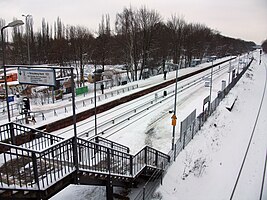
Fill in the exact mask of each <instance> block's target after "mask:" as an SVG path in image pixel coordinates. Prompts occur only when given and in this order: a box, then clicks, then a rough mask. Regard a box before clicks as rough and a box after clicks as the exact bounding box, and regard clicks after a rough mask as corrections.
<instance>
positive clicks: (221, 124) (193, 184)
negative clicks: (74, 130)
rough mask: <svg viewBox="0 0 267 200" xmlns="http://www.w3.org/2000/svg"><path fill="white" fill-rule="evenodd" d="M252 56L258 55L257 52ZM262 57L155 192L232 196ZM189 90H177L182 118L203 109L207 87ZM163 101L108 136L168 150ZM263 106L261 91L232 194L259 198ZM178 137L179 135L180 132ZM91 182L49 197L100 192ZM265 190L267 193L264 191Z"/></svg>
mask: <svg viewBox="0 0 267 200" xmlns="http://www.w3.org/2000/svg"><path fill="white" fill-rule="evenodd" d="M254 56H255V57H256V59H257V52H256V53H254ZM262 59H264V61H265V62H263V63H264V64H265V65H261V66H259V65H258V64H257V61H253V63H252V65H251V67H250V69H249V70H248V71H247V72H246V73H245V74H244V76H243V77H242V78H241V79H240V81H239V83H237V85H236V86H235V88H233V89H232V90H231V91H230V93H229V95H228V96H227V97H226V98H225V99H224V100H223V101H222V102H221V104H220V105H219V107H218V108H217V110H216V111H215V112H214V113H213V115H212V116H211V117H210V118H209V119H208V121H207V122H206V123H205V125H204V126H203V127H202V129H201V130H200V131H199V132H198V134H197V135H196V136H195V138H194V139H193V140H192V141H191V142H190V143H189V144H188V146H186V148H185V150H183V151H182V152H181V153H180V154H179V155H178V157H177V159H176V161H175V162H174V163H173V164H172V165H171V166H170V168H169V169H168V172H167V173H166V175H165V177H164V179H163V185H162V186H161V187H159V188H158V190H157V194H159V195H158V196H160V197H162V199H166V200H169V199H170V200H171V199H183V200H186V199H188V200H193V199H198V200H201V199H205V200H209V199H210V200H213V199H216V200H217V199H222V200H223V199H230V196H231V192H232V189H233V187H234V184H235V180H236V178H237V174H238V172H239V169H240V167H241V163H242V159H243V157H244V154H245V151H246V148H247V145H248V142H249V139H250V135H251V132H252V130H253V126H254V123H255V119H256V115H257V111H258V107H259V103H260V99H261V97H262V93H263V88H264V81H265V79H266V72H265V70H266V69H265V68H266V67H267V66H266V63H267V57H266V55H265V56H263V58H262ZM232 64H233V63H232ZM173 75H174V74H173ZM216 80H217V81H216ZM222 80H228V74H225V75H218V76H217V78H216V77H214V82H213V84H214V85H213V91H212V98H215V96H216V94H217V92H218V90H220V88H221V81H222ZM227 82H228V81H227ZM151 84H152V81H151ZM192 90H193V91H192ZM190 91H191V92H188V91H184V92H182V93H180V94H179V96H178V105H177V110H178V113H179V116H178V117H179V118H180V120H181V119H184V118H185V117H186V116H187V115H188V114H189V113H190V112H192V111H193V110H194V109H197V115H198V114H199V113H200V112H202V102H203V99H204V98H205V97H206V96H208V94H209V89H208V88H205V87H204V84H202V86H196V87H195V88H191V89H190ZM236 96H238V99H237V101H236V103H235V105H234V107H233V110H232V111H231V112H229V111H228V110H227V109H226V108H225V107H226V106H227V104H228V101H232V99H233V98H235V97H236ZM165 104H166V106H163V105H161V107H162V109H159V108H155V111H154V112H153V114H151V115H146V116H144V117H143V118H142V121H141V120H138V121H136V122H135V123H132V124H131V125H129V126H128V127H127V128H125V129H124V130H123V131H119V132H118V133H117V134H114V135H112V136H110V137H109V138H108V139H111V140H114V141H118V142H121V143H122V144H124V145H127V146H129V147H130V148H131V152H132V153H134V152H136V151H137V150H139V149H140V148H141V147H142V146H143V145H145V144H150V145H152V146H153V147H154V148H157V149H159V150H162V151H164V152H168V151H169V149H170V144H171V129H172V127H171V126H170V123H171V121H170V117H171V114H170V115H166V113H167V112H168V110H169V109H171V108H172V105H173V102H171V101H169V102H166V103H165ZM266 109H267V100H266V97H265V99H264V101H263V107H262V112H261V114H260V117H259V121H258V125H257V126H256V127H257V128H256V129H255V134H254V137H253V140H252V146H251V147H250V150H249V154H248V157H247V161H246V162H245V165H244V169H243V171H242V173H241V178H240V180H239V182H238V185H237V190H236V192H235V195H234V198H233V199H242V200H243V199H258V197H259V192H260V187H261V178H262V174H263V167H264V158H265V151H266V146H267V135H266V134H265V130H266V128H267V123H266V121H267V115H266V112H264V111H266ZM155 120H156V122H154V121H155ZM136 124H138V126H137V125H136ZM177 130H179V129H178V128H177ZM122 132H123V133H122ZM144 133H145V134H144ZM148 133H150V135H149V134H148ZM177 138H179V136H178V134H177V135H176V139H177ZM89 188H90V186H69V187H68V188H66V189H65V191H66V192H64V191H62V192H61V193H59V194H58V195H56V196H54V197H53V198H52V199H62V198H64V199H84V198H85V193H86V194H87V195H88V196H90V194H91V198H94V195H93V194H95V193H96V191H98V192H99V193H103V187H92V189H91V190H89ZM264 195H265V196H264V197H265V198H267V196H266V195H267V194H266V193H265V194H264ZM130 196H131V194H130ZM104 198H105V196H104V195H103V196H98V197H97V199H104ZM263 199H264V198H263Z"/></svg>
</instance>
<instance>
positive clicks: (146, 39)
mask: <svg viewBox="0 0 267 200" xmlns="http://www.w3.org/2000/svg"><path fill="white" fill-rule="evenodd" d="M137 16H138V22H139V24H140V34H141V40H140V42H141V46H142V52H141V53H142V63H141V69H140V75H139V79H141V78H142V74H143V73H142V72H143V69H144V68H145V67H146V65H147V60H148V57H149V54H150V53H151V52H150V50H151V46H152V42H153V36H154V34H155V28H156V25H157V24H158V23H160V21H161V17H160V15H159V14H158V13H157V12H156V11H155V10H148V9H147V8H145V7H142V8H141V9H140V10H139V11H138V15H137Z"/></svg>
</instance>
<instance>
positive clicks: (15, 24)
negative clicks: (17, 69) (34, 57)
mask: <svg viewBox="0 0 267 200" xmlns="http://www.w3.org/2000/svg"><path fill="white" fill-rule="evenodd" d="M23 24H24V22H23V21H22V20H15V21H13V22H10V23H9V24H8V25H6V26H4V27H2V28H1V38H2V51H3V53H2V55H3V57H2V58H3V61H2V62H3V68H4V76H5V90H6V106H7V116H8V122H10V121H11V120H10V112H9V101H8V88H7V76H6V67H5V41H4V29H5V28H8V27H16V26H21V25H23Z"/></svg>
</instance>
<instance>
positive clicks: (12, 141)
mask: <svg viewBox="0 0 267 200" xmlns="http://www.w3.org/2000/svg"><path fill="white" fill-rule="evenodd" d="M8 125H9V131H10V137H11V144H13V145H16V137H15V134H14V126H13V123H12V122H10V123H9V124H8Z"/></svg>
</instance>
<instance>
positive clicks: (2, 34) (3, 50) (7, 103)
mask: <svg viewBox="0 0 267 200" xmlns="http://www.w3.org/2000/svg"><path fill="white" fill-rule="evenodd" d="M7 27H8V26H4V27H3V28H1V38H2V52H3V53H2V55H3V57H2V59H3V68H4V76H5V90H6V91H5V94H6V106H7V116H8V122H10V121H11V117H10V111H9V101H8V88H7V76H6V67H5V41H4V29H5V28H7Z"/></svg>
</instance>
